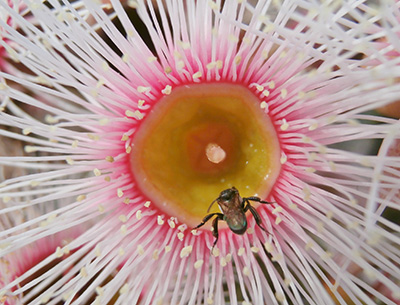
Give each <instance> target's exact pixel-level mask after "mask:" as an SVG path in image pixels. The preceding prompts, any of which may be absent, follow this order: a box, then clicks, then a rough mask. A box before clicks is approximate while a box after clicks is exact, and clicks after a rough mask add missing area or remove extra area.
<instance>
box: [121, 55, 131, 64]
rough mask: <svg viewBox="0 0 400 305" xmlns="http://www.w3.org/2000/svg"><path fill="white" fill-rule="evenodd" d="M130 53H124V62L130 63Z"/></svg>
mask: <svg viewBox="0 0 400 305" xmlns="http://www.w3.org/2000/svg"><path fill="white" fill-rule="evenodd" d="M129 59H130V58H129V55H128V54H124V55H122V61H123V62H124V63H128V62H129Z"/></svg>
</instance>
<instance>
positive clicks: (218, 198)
mask: <svg viewBox="0 0 400 305" xmlns="http://www.w3.org/2000/svg"><path fill="white" fill-rule="evenodd" d="M218 199H219V197H218V198H217V199H215V200H214V201H213V202H211V204H210V206H209V207H208V209H207V213H208V212H209V211H210V209H211V207H212V205H213V204H214V202H215V201H217V200H218Z"/></svg>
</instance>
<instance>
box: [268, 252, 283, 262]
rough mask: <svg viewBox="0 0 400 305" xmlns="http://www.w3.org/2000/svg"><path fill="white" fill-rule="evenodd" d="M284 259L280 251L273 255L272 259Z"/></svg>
mask: <svg viewBox="0 0 400 305" xmlns="http://www.w3.org/2000/svg"><path fill="white" fill-rule="evenodd" d="M282 259H283V256H282V255H281V254H279V253H276V254H274V255H273V256H272V258H271V261H273V262H279V261H281V260H282Z"/></svg>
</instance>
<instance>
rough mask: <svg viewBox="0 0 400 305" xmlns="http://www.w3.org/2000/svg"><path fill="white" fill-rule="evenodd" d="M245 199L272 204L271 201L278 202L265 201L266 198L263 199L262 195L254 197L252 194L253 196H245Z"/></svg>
mask: <svg viewBox="0 0 400 305" xmlns="http://www.w3.org/2000/svg"><path fill="white" fill-rule="evenodd" d="M243 200H246V201H248V200H251V201H257V202H259V203H262V204H271V203H276V202H273V201H265V200H261V198H260V197H254V196H252V197H245V198H243Z"/></svg>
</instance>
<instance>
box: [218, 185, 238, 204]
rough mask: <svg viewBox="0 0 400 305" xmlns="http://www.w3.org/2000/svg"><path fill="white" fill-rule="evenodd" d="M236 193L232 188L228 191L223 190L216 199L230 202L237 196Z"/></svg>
mask: <svg viewBox="0 0 400 305" xmlns="http://www.w3.org/2000/svg"><path fill="white" fill-rule="evenodd" d="M238 193H239V191H238V190H237V189H236V188H235V187H234V186H233V187H231V188H230V189H226V190H223V191H222V192H221V193H220V194H219V197H218V199H219V200H222V201H231V200H233V199H234V198H235V197H236V196H237V195H238Z"/></svg>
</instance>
